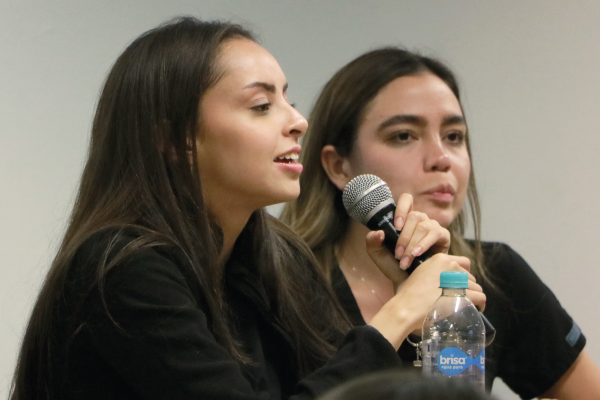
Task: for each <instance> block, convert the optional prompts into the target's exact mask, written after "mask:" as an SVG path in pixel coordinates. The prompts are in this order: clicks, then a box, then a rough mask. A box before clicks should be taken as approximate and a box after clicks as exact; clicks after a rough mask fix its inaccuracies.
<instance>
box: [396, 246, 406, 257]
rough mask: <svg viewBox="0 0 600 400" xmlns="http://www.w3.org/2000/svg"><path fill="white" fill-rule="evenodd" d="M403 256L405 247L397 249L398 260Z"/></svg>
mask: <svg viewBox="0 0 600 400" xmlns="http://www.w3.org/2000/svg"><path fill="white" fill-rule="evenodd" d="M402 254H404V246H398V247H396V258H397V259H400V257H402Z"/></svg>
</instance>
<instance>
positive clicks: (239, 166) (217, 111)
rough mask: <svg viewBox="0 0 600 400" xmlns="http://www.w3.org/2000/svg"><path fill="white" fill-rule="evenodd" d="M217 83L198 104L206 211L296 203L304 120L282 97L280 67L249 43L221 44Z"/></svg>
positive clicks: (199, 150) (269, 55)
mask: <svg viewBox="0 0 600 400" xmlns="http://www.w3.org/2000/svg"><path fill="white" fill-rule="evenodd" d="M218 64H219V67H220V69H221V70H222V71H223V76H222V78H221V79H220V80H219V81H218V83H217V84H216V85H214V86H213V87H212V88H210V89H209V90H208V91H207V92H206V93H205V95H204V96H203V98H202V100H201V101H200V115H201V117H200V118H201V120H200V134H199V135H198V138H197V140H196V146H197V157H198V169H199V172H200V179H201V182H202V188H203V193H204V196H205V198H206V199H207V201H208V204H209V206H210V207H211V208H215V207H217V208H218V207H222V208H224V209H230V210H234V209H236V207H237V208H239V207H242V208H244V209H250V210H251V211H253V210H256V209H258V208H260V207H264V206H266V205H270V204H275V203H280V202H283V201H288V200H292V199H294V198H296V197H297V196H298V195H299V193H300V186H299V177H300V173H301V172H302V165H301V164H299V163H298V162H297V161H296V160H297V158H298V154H299V152H300V146H299V145H298V139H299V138H300V136H302V135H303V134H304V132H305V131H306V129H307V122H306V120H305V119H304V117H303V116H302V115H300V113H298V111H296V109H295V108H294V107H293V106H291V105H290V103H289V102H288V99H287V94H286V90H287V83H286V79H285V76H284V75H283V72H282V71H281V68H280V67H279V64H278V63H277V61H276V60H275V58H273V56H272V55H271V54H270V53H269V52H267V51H266V50H265V49H264V48H262V47H261V46H259V45H258V44H256V43H255V42H253V41H250V40H247V39H234V40H230V41H228V42H226V43H224V44H223V46H222V49H221V52H220V56H219V59H218Z"/></svg>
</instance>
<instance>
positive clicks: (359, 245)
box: [336, 220, 383, 276]
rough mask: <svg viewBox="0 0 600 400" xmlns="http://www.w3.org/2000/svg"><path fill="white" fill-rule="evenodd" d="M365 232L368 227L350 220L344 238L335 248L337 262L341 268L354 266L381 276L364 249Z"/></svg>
mask: <svg viewBox="0 0 600 400" xmlns="http://www.w3.org/2000/svg"><path fill="white" fill-rule="evenodd" d="M367 233H369V228H367V227H366V226H364V225H363V224H361V223H360V222H357V221H355V220H351V221H350V225H349V227H348V229H347V230H346V235H345V237H344V239H343V240H342V242H341V243H340V245H339V247H338V248H337V249H336V250H337V251H336V256H337V258H338V262H339V263H340V267H342V270H344V267H355V268H356V269H360V270H361V271H363V272H364V273H365V274H369V275H375V276H379V275H381V276H383V274H382V273H381V271H380V270H379V268H378V267H377V265H375V263H374V262H373V260H371V257H369V254H368V253H367V251H366V243H365V237H366V236H367ZM342 264H345V265H342Z"/></svg>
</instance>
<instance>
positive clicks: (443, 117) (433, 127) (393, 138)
mask: <svg viewBox="0 0 600 400" xmlns="http://www.w3.org/2000/svg"><path fill="white" fill-rule="evenodd" d="M466 134H467V126H466V124H465V120H464V117H463V113H462V111H461V107H460V104H459V102H458V100H457V98H456V96H454V94H453V93H452V90H450V88H449V87H448V85H446V84H445V83H444V82H443V81H442V80H441V79H440V78H438V77H437V76H435V75H433V74H431V73H423V74H419V75H412V76H404V77H401V78H397V79H395V80H393V81H391V82H390V83H389V84H388V85H387V86H385V87H384V88H383V89H382V90H381V91H380V92H379V94H378V95H377V96H376V97H375V98H374V99H373V101H372V102H371V103H370V104H369V105H368V106H367V108H366V110H365V115H364V118H363V120H362V121H361V123H360V125H359V128H358V135H357V139H356V143H355V145H354V148H353V151H352V154H351V155H350V157H349V158H348V159H347V163H348V166H349V168H350V171H351V172H350V173H351V175H352V176H356V175H360V174H365V173H370V174H375V175H377V176H379V177H380V178H381V179H383V180H384V181H385V182H387V184H388V185H389V187H390V189H391V191H392V194H393V195H394V198H396V199H397V198H398V197H399V196H400V195H401V194H402V193H410V194H412V195H413V198H414V209H415V210H417V211H421V212H424V213H426V214H427V215H428V216H429V217H430V218H432V219H435V220H437V221H438V222H439V223H440V225H442V226H444V227H448V226H449V225H450V223H451V222H452V220H453V219H454V218H455V217H456V215H457V214H458V213H459V212H460V210H461V208H462V206H463V203H464V200H465V196H466V193H467V186H468V182H469V174H470V172H471V167H470V160H469V155H468V153H467V147H466V143H465V138H466Z"/></svg>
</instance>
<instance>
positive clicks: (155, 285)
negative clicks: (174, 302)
mask: <svg viewBox="0 0 600 400" xmlns="http://www.w3.org/2000/svg"><path fill="white" fill-rule="evenodd" d="M188 270H191V266H190V265H189V262H186V259H185V257H184V256H183V253H182V251H180V250H178V249H177V248H176V247H174V246H169V245H167V244H166V243H164V242H162V243H161V242H159V241H157V240H155V239H152V238H151V237H149V236H144V235H134V234H126V233H123V232H118V231H115V230H111V231H102V232H97V233H95V234H94V235H92V236H90V237H89V238H88V239H87V240H85V241H84V242H83V243H82V245H81V246H80V247H79V249H78V250H77V252H76V253H75V256H74V258H73V261H72V263H71V271H70V281H71V282H70V283H72V284H73V286H75V287H79V288H80V289H83V290H84V291H88V292H91V293H94V292H96V291H97V290H98V289H100V292H103V296H104V297H105V298H112V299H117V298H119V297H120V296H122V295H123V294H128V295H135V293H137V294H139V295H140V296H142V295H144V294H145V293H151V292H154V293H159V292H160V293H161V295H162V296H165V295H168V293H171V292H172V291H173V290H178V291H182V290H183V291H185V292H188V293H191V292H192V290H191V285H190V283H193V280H192V279H186V278H190V277H189V276H188V275H190V274H191V272H189V271H188ZM96 287H97V288H96ZM169 288H170V289H172V290H167V289H169ZM86 289H87V290H86ZM195 302H196V301H195Z"/></svg>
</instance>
